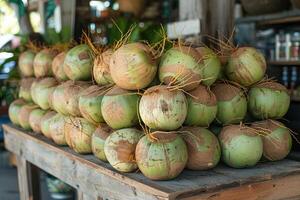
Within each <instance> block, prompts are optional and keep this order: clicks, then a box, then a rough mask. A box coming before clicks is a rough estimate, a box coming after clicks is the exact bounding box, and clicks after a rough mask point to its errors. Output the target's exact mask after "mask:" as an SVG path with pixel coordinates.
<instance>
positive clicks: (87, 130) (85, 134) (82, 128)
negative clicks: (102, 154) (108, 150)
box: [65, 117, 96, 154]
mask: <svg viewBox="0 0 300 200" xmlns="http://www.w3.org/2000/svg"><path fill="white" fill-rule="evenodd" d="M95 130H96V126H95V125H93V124H91V123H90V122H88V121H87V120H86V119H84V118H79V117H74V118H68V119H67V121H66V123H65V134H66V140H67V143H68V144H69V145H70V147H71V148H72V149H73V150H74V151H75V152H77V153H80V154H87V153H91V152H92V146H91V142H92V134H93V133H94V132H95Z"/></svg>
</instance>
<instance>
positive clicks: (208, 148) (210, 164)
mask: <svg viewBox="0 0 300 200" xmlns="http://www.w3.org/2000/svg"><path fill="white" fill-rule="evenodd" d="M180 131H182V133H181V137H182V138H183V139H184V141H185V142H186V145H187V149H188V162H187V165H186V167H187V168H188V169H192V170H207V169H211V168H214V167H215V166H217V164H218V163H219V161H220V158H221V147H220V144H219V141H218V138H217V137H216V136H215V135H214V134H213V133H212V132H210V131H209V130H207V129H205V128H201V127H183V128H182V129H180Z"/></svg>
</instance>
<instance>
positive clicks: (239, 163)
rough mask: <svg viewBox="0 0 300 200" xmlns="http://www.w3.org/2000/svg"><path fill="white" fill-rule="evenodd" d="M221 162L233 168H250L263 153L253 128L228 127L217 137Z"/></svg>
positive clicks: (259, 138)
mask: <svg viewBox="0 0 300 200" xmlns="http://www.w3.org/2000/svg"><path fill="white" fill-rule="evenodd" d="M219 141H220V144H221V148H222V159H223V161H224V162H225V163H226V164H227V165H229V166H231V167H234V168H245V167H252V166H254V165H256V164H257V163H258V161H259V160H260V158H261V157H262V153H263V141H262V139H261V137H260V136H259V135H258V134H257V132H256V131H255V130H254V129H253V128H249V127H247V126H244V125H229V126H226V127H224V128H223V129H222V131H221V133H220V135H219Z"/></svg>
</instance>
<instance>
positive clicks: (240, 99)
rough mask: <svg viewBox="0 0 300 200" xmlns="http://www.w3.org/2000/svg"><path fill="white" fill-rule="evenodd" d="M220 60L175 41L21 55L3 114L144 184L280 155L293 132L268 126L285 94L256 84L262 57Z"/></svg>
mask: <svg viewBox="0 0 300 200" xmlns="http://www.w3.org/2000/svg"><path fill="white" fill-rule="evenodd" d="M222 60H226V62H222V63H221V61H220V56H219V55H218V54H217V53H215V52H214V51H213V50H211V49H209V48H208V47H198V48H194V47H192V46H187V45H183V44H174V45H173V46H172V47H171V48H169V49H167V50H164V51H158V50H157V49H155V48H154V47H151V46H150V45H148V44H145V43H142V42H136V43H127V44H122V45H119V46H117V45H116V46H115V47H111V48H108V47H107V48H103V47H102V48H96V47H95V46H94V45H93V44H90V43H88V44H80V45H76V46H74V47H72V48H69V49H64V50H63V51H58V50H55V49H53V48H44V49H40V50H39V51H33V50H27V51H25V52H23V53H22V54H21V55H20V57H19V62H18V64H19V68H20V72H21V74H22V76H23V79H22V80H21V83H20V93H19V97H20V99H18V100H15V101H14V102H13V103H12V104H11V105H10V108H9V116H10V119H11V121H12V122H13V123H14V124H16V125H19V126H21V127H22V128H23V129H25V130H32V131H34V132H36V133H41V134H43V135H44V136H45V137H47V138H49V139H50V140H53V141H54V142H55V143H56V144H58V145H68V146H69V147H70V148H72V149H73V150H74V151H75V152H77V153H80V154H90V153H93V154H94V155H95V156H96V157H97V158H99V159H100V160H102V161H104V162H109V164H110V165H111V166H112V167H113V168H114V169H116V170H118V171H120V172H136V171H137V169H139V170H140V171H141V172H142V173H143V174H144V175H145V176H146V177H148V178H149V179H153V180H168V179H173V178H175V177H177V176H178V175H179V174H180V173H181V172H182V171H183V170H184V168H187V169H191V170H208V169H211V168H214V167H216V166H217V165H218V163H219V161H220V159H221V158H222V160H223V162H225V163H226V164H227V165H229V166H231V167H234V168H245V167H251V166H254V165H256V164H257V163H258V162H259V161H261V160H262V159H267V160H270V161H277V160H281V159H283V158H285V157H286V156H287V155H288V153H289V152H290V150H291V146H292V137H291V136H292V132H291V131H290V130H289V129H288V128H287V127H285V125H284V124H282V123H281V122H279V121H276V120H277V119H280V118H282V117H283V116H284V115H285V114H286V112H287V111H288V108H289V104H290V96H289V94H288V91H287V89H286V88H285V87H284V86H283V85H281V84H279V83H276V82H274V81H272V80H269V79H266V78H265V72H266V67H267V66H266V61H265V58H264V57H263V55H262V54H261V53H260V52H259V51H258V50H256V49H254V48H251V47H240V48H233V49H232V51H231V52H230V53H229V55H228V56H227V57H226V59H222ZM259 120H262V121H259Z"/></svg>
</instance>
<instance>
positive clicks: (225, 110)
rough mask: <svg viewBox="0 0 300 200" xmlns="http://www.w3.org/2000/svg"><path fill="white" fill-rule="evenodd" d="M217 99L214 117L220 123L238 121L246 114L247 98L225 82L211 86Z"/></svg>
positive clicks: (238, 89)
mask: <svg viewBox="0 0 300 200" xmlns="http://www.w3.org/2000/svg"><path fill="white" fill-rule="evenodd" d="M212 92H213V93H214V94H215V95H216V97H217V101H218V112H217V116H216V119H217V121H218V122H219V123H221V124H224V125H226V124H233V123H239V122H240V121H242V120H243V119H244V117H245V116H246V114H247V99H246V97H245V95H244V93H243V91H242V90H241V89H240V88H238V87H236V86H233V85H230V84H226V83H219V84H216V85H215V86H214V87H213V88H212Z"/></svg>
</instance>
